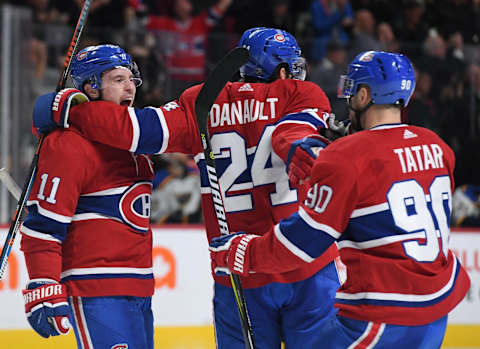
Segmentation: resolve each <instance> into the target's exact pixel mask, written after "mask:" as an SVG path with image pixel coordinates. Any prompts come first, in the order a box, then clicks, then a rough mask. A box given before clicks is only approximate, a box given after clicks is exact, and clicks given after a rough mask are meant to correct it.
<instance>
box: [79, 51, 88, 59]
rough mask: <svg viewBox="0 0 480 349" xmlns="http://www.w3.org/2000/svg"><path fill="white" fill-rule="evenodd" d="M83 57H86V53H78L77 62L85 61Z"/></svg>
mask: <svg viewBox="0 0 480 349" xmlns="http://www.w3.org/2000/svg"><path fill="white" fill-rule="evenodd" d="M85 57H87V51H83V52H80V53H79V54H78V55H77V61H81V60H83V59H85Z"/></svg>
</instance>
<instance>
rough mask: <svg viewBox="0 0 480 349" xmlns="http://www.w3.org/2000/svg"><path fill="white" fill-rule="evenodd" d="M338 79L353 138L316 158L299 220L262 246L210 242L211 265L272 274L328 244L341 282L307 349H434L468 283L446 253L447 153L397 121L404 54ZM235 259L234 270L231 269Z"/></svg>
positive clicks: (406, 88)
mask: <svg viewBox="0 0 480 349" xmlns="http://www.w3.org/2000/svg"><path fill="white" fill-rule="evenodd" d="M340 82H341V84H340V86H341V88H340V96H341V97H343V98H348V106H349V109H350V119H351V122H352V124H353V126H354V127H355V128H356V130H357V131H359V132H356V133H354V134H352V135H349V136H347V137H344V138H340V139H338V140H336V141H335V142H333V143H332V144H330V145H329V146H328V147H327V148H326V149H324V150H322V151H321V152H320V154H319V156H318V157H317V159H316V160H315V163H314V165H313V170H312V173H311V180H310V189H309V190H308V194H307V195H306V196H305V197H303V198H301V200H302V201H301V204H300V207H299V209H298V212H296V213H294V214H292V215H291V216H290V217H289V218H287V219H284V220H281V221H280V223H279V224H276V225H275V226H274V227H272V228H271V229H270V231H269V232H268V233H267V234H263V236H261V237H260V236H256V235H251V234H243V233H242V234H238V235H230V236H226V237H221V238H216V239H213V241H212V242H211V247H210V249H211V254H212V260H213V261H214V263H215V265H216V268H220V269H225V268H228V269H229V270H230V271H232V272H234V273H237V274H241V275H243V276H247V275H249V274H250V275H256V274H251V273H275V274H276V273H279V272H287V271H289V270H292V269H295V268H298V267H299V266H301V265H305V264H309V263H311V261H313V260H314V259H315V258H316V257H317V256H320V255H321V254H322V253H323V251H325V250H326V249H327V248H329V246H331V245H332V244H333V243H334V242H335V241H336V242H337V243H338V247H339V250H340V256H341V259H342V262H343V263H345V265H346V267H347V279H346V282H345V283H344V284H343V285H342V286H341V288H340V289H339V291H338V292H337V295H336V304H335V307H336V308H337V309H338V315H333V316H331V318H330V319H329V320H328V321H327V323H325V324H324V326H322V327H321V328H320V329H319V331H318V333H317V334H318V341H317V344H316V346H315V347H316V348H389V349H391V348H422V349H429V348H440V345H441V343H442V340H443V336H444V333H445V328H446V325H447V314H448V313H449V312H450V311H451V310H452V309H453V308H454V307H455V306H456V305H457V304H458V303H459V302H460V301H461V300H462V299H463V297H464V296H465V294H466V292H467V290H468V288H469V283H470V281H469V278H468V275H467V274H466V272H465V270H464V269H463V267H462V266H461V265H460V262H459V261H458V259H457V258H456V257H455V255H454V254H453V253H452V251H451V250H450V249H449V247H448V241H449V233H450V230H449V224H450V211H451V208H452V189H453V187H454V183H453V168H454V154H453V151H452V150H451V149H450V148H449V147H448V146H447V145H446V144H445V143H444V142H443V141H442V140H441V139H440V138H439V137H438V136H437V135H436V134H435V133H433V132H432V131H429V130H427V129H425V128H421V127H414V126H408V125H405V124H402V123H401V118H400V113H401V109H402V108H403V107H405V106H406V105H407V104H408V101H409V99H410V97H411V95H412V93H413V91H414V87H415V76H414V71H413V67H412V64H411V63H410V61H409V60H408V58H407V57H405V56H403V55H400V54H393V53H386V52H375V51H368V52H363V53H361V54H360V55H358V56H357V57H356V58H355V59H354V60H353V62H352V63H351V64H350V65H349V70H348V73H347V75H346V76H343V77H342V79H341V81H340ZM239 248H240V249H239ZM239 251H241V252H242V254H243V255H244V259H243V261H244V262H243V264H242V263H238V261H237V264H235V256H236V254H237V253H239ZM239 264H240V265H239ZM309 296H310V297H315V295H313V294H310V295H309ZM316 296H317V297H323V295H321V294H318V295H316Z"/></svg>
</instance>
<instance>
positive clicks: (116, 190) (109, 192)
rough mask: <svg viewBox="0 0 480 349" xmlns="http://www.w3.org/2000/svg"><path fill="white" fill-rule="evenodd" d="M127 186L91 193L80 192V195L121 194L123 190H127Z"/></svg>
mask: <svg viewBox="0 0 480 349" xmlns="http://www.w3.org/2000/svg"><path fill="white" fill-rule="evenodd" d="M127 188H128V186H123V187H118V188H110V189H105V190H100V191H96V192H93V193H88V194H82V195H81V197H82V196H103V195H118V194H123V192H124V191H125V190H127Z"/></svg>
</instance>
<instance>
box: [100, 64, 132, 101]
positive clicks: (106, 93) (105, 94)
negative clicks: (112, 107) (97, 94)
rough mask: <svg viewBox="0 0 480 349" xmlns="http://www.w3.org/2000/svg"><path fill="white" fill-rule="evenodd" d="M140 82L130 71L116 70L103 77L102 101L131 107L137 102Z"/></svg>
mask: <svg viewBox="0 0 480 349" xmlns="http://www.w3.org/2000/svg"><path fill="white" fill-rule="evenodd" d="M137 84H138V80H137V79H136V78H134V77H133V74H132V72H131V71H130V69H127V68H123V67H120V68H115V69H112V70H109V71H107V72H105V73H104V74H103V75H102V99H103V100H104V101H109V102H113V103H116V104H120V105H124V106H128V107H131V106H132V105H133V101H134V100H135V94H136V92H137V87H136V86H137Z"/></svg>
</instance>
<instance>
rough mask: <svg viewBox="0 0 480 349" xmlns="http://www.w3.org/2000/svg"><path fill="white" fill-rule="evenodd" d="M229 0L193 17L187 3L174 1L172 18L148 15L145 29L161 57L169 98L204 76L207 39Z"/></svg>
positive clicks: (175, 96)
mask: <svg viewBox="0 0 480 349" xmlns="http://www.w3.org/2000/svg"><path fill="white" fill-rule="evenodd" d="M231 3H232V0H219V1H218V2H217V4H216V5H214V6H212V7H211V8H209V9H208V10H207V11H204V12H201V13H200V14H198V15H196V16H194V15H193V14H192V13H193V5H192V3H191V1H190V0H175V1H174V17H168V16H150V17H149V19H148V23H147V28H148V30H150V31H152V32H154V33H155V36H156V41H157V48H156V50H158V51H157V52H158V53H160V54H161V55H162V56H163V59H164V62H165V67H166V69H167V71H168V72H169V74H170V75H169V77H168V79H167V81H168V82H170V83H171V88H170V89H169V90H170V91H171V93H170V95H169V98H172V99H173V98H177V97H178V96H179V95H180V93H181V92H182V91H183V90H184V89H185V88H187V87H189V86H191V85H194V84H197V83H199V82H201V81H203V80H204V79H205V76H206V71H205V67H206V45H207V36H208V33H209V32H210V30H211V29H212V28H213V26H214V25H215V24H217V23H218V21H219V20H220V18H221V17H222V16H223V14H224V13H225V11H226V10H227V9H228V7H229V6H230V4H231Z"/></svg>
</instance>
